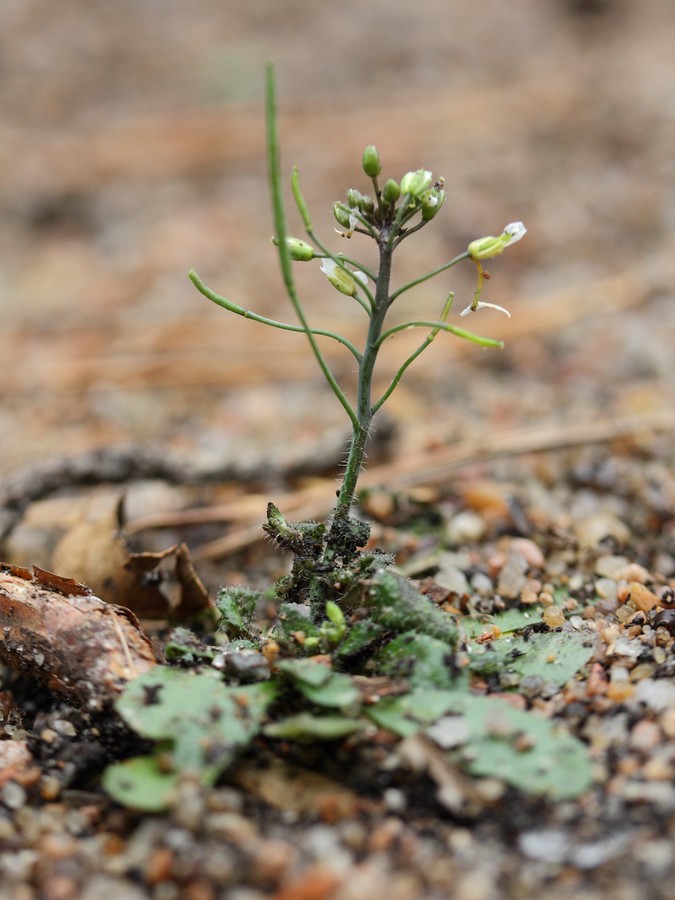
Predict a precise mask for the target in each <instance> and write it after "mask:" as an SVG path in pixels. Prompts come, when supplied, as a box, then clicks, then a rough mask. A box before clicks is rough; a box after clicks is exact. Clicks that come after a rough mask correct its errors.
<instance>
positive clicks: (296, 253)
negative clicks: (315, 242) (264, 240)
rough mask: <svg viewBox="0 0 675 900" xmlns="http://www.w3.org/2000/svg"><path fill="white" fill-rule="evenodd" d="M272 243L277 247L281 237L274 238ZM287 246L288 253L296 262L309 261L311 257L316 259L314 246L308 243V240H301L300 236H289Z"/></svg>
mask: <svg viewBox="0 0 675 900" xmlns="http://www.w3.org/2000/svg"><path fill="white" fill-rule="evenodd" d="M272 243H273V244H274V246H275V247H278V246H279V239H278V238H275V237H274V238H272ZM286 246H287V247H288V255H289V256H290V257H291V259H293V260H295V261H296V262H307V261H308V260H310V259H314V256H315V253H314V247H312V246H311V244H308V243H307V241H301V240H300V238H294V237H287V238H286Z"/></svg>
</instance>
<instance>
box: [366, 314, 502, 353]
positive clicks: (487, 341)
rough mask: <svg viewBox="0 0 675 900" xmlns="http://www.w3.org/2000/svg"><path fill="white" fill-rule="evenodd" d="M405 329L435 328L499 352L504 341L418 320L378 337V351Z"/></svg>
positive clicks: (439, 322)
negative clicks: (495, 348)
mask: <svg viewBox="0 0 675 900" xmlns="http://www.w3.org/2000/svg"><path fill="white" fill-rule="evenodd" d="M407 328H436V329H438V331H448V332H450V334H456V335H457V337H461V338H464V339H465V340H467V341H471V343H473V344H478V346H479V347H497V348H498V349H500V350H501V349H503V347H504V341H497V340H495V339H494V338H486V337H482V335H480V334H474V332H473V331H467V330H466V329H465V328H458V327H457V326H456V325H448V323H447V322H441V321H436V322H434V321H427V320H424V319H420V320H418V321H415V322H403V323H402V324H401V325H394V326H393V328H389V329H388V330H387V331H385V332H384V333H383V334H382V335H381V336H380V339H379V341H378V345H377V346H378V349H379V347H381V346H382V344H383V343H384V342H385V341H386V340H387V338H390V337H391V336H392V335H393V334H396V332H397V331H405V330H406V329H407Z"/></svg>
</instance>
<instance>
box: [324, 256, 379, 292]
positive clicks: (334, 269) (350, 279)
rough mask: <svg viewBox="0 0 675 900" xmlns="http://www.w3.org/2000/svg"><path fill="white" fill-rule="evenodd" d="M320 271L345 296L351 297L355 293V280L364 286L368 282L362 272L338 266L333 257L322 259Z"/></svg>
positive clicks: (356, 287)
mask: <svg viewBox="0 0 675 900" xmlns="http://www.w3.org/2000/svg"><path fill="white" fill-rule="evenodd" d="M321 271H322V272H323V273H324V275H325V276H326V278H327V279H328V280H329V281H330V283H331V284H332V285H333V287H334V288H336V289H337V290H338V291H340V293H341V294H346V295H347V297H353V296H354V295H355V294H356V292H357V289H358V286H357V281H358V282H360V283H361V285H362V286H364V287H365V286H366V285H367V284H368V277H367V276H366V275H365V274H364V273H363V272H359V271H354V272H349V271H346V270H345V269H342V268H340V266H339V265H338V264H337V263H336V262H335V260H334V259H329V258H327V259H324V260H323V261H322V263H321Z"/></svg>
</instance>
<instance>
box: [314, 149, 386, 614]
mask: <svg viewBox="0 0 675 900" xmlns="http://www.w3.org/2000/svg"><path fill="white" fill-rule="evenodd" d="M366 149H368V148H366ZM373 150H375V148H374V147H373ZM367 174H368V173H367V172H366V175H367ZM326 618H327V619H329V620H330V621H331V622H332V623H333V625H344V624H345V617H344V613H343V612H342V610H341V609H340V607H339V606H338V605H337V603H334V602H333V600H328V601H327V602H326Z"/></svg>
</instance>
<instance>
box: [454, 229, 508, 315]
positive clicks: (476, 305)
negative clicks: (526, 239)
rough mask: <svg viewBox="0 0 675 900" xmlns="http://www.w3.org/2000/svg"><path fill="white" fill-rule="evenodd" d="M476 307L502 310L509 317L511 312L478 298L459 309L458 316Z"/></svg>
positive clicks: (473, 310) (474, 310)
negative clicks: (475, 301)
mask: <svg viewBox="0 0 675 900" xmlns="http://www.w3.org/2000/svg"><path fill="white" fill-rule="evenodd" d="M516 240H517V239H516ZM477 309H496V310H497V312H502V313H504V315H505V316H508V317H509V319H510V318H511V313H510V312H509V311H508V309H504V307H503V306H497V304H496V303H484V302H483V301H482V300H479V301H478V303H476V304H475V305H474V304H473V303H469V305H468V306H467V307H466V309H463V310H462V311H461V313H460V316H468V315H469V313H472V312H476V310H477Z"/></svg>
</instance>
